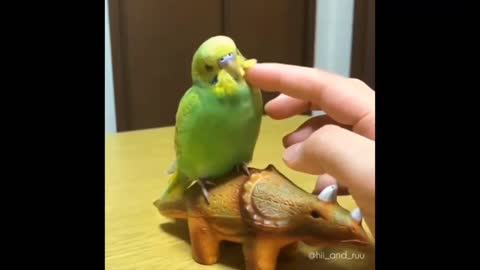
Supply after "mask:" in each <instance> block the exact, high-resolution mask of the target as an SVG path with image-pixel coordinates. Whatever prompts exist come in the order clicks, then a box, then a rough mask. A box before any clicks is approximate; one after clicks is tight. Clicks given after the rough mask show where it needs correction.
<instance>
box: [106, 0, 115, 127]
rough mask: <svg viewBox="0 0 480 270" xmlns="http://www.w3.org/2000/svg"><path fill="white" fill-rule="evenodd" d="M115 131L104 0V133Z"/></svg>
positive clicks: (107, 22) (107, 18) (113, 98)
mask: <svg viewBox="0 0 480 270" xmlns="http://www.w3.org/2000/svg"><path fill="white" fill-rule="evenodd" d="M115 132H117V124H116V116H115V96H114V94H113V74H112V57H111V47H110V24H109V17H108V2H107V0H105V134H109V133H115Z"/></svg>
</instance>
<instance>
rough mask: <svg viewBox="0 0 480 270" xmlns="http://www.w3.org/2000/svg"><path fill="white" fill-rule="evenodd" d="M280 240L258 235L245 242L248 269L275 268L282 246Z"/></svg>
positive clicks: (244, 248)
mask: <svg viewBox="0 0 480 270" xmlns="http://www.w3.org/2000/svg"><path fill="white" fill-rule="evenodd" d="M278 244H279V243H278V241H276V240H275V239H270V238H262V237H258V236H256V238H255V239H247V240H246V241H245V242H244V243H243V253H244V255H245V266H246V269H247V270H274V269H276V266H277V257H278V254H279V251H280V248H281V246H279V245H278Z"/></svg>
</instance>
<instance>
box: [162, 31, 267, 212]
mask: <svg viewBox="0 0 480 270" xmlns="http://www.w3.org/2000/svg"><path fill="white" fill-rule="evenodd" d="M256 63H257V60H256V59H247V58H245V57H244V56H243V55H242V53H241V52H240V50H239V49H238V48H237V46H236V44H235V42H234V41H233V39H232V38H230V37H228V36H224V35H219V36H213V37H210V38H208V39H207V40H205V41H204V42H203V43H201V44H200V46H199V47H198V48H197V50H196V51H195V53H194V54H193V58H192V63H191V77H192V85H191V87H190V88H189V89H188V90H186V92H185V93H184V94H183V96H182V98H181V99H180V102H179V105H178V108H177V112H176V116H175V127H174V129H175V134H174V149H175V155H176V159H175V161H174V162H173V164H172V165H171V166H170V168H169V169H168V173H169V174H170V175H171V177H170V179H169V183H168V186H167V189H166V190H165V192H164V194H163V196H162V198H163V199H164V200H168V199H172V198H178V196H182V195H183V194H184V192H185V191H186V190H187V189H188V188H189V187H190V186H192V185H193V184H195V183H198V184H199V186H200V188H201V190H202V193H203V196H204V198H205V199H206V201H207V203H208V190H207V188H206V185H215V183H214V179H215V178H216V177H221V176H224V175H226V174H227V173H229V172H231V171H232V170H235V169H236V170H237V172H240V171H242V172H243V173H245V174H247V175H250V172H249V171H248V164H249V163H250V162H251V160H252V158H253V153H254V150H255V145H256V143H257V140H258V137H259V132H260V127H261V121H262V116H263V100H262V94H261V90H260V89H258V88H255V87H253V86H251V85H250V84H249V83H248V82H247V81H246V80H245V78H244V75H245V73H246V71H247V70H248V69H249V68H251V67H252V66H254V65H255V64H256Z"/></svg>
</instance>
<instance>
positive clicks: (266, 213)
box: [154, 165, 370, 270]
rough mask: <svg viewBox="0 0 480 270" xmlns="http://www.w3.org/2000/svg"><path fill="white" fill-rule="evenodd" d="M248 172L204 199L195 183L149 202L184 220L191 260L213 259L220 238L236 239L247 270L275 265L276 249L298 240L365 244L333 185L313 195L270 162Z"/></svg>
mask: <svg viewBox="0 0 480 270" xmlns="http://www.w3.org/2000/svg"><path fill="white" fill-rule="evenodd" d="M249 170H250V172H251V175H250V176H247V175H245V174H242V173H241V172H238V173H237V172H232V173H231V174H229V175H228V176H226V177H224V178H222V179H220V180H218V181H217V182H216V184H215V186H214V187H212V188H210V190H209V194H210V195H209V201H208V203H207V202H206V201H205V199H204V197H203V196H202V192H201V190H200V188H198V185H194V186H192V187H191V188H190V189H189V190H188V191H187V193H185V195H184V197H183V199H180V200H171V201H165V200H162V199H159V200H157V201H155V202H154V205H155V206H156V207H157V209H158V210H159V212H160V214H162V215H164V216H166V217H169V218H178V219H187V220H188V227H189V233H190V240H191V245H192V253H193V259H194V260H195V261H196V262H197V263H200V264H205V265H210V264H215V263H216V262H217V260H218V258H219V254H220V250H219V247H220V242H221V241H231V242H236V243H241V244H242V245H243V252H244V256H245V261H246V268H247V269H249V270H250V269H251V270H253V269H275V267H276V264H277V257H278V256H279V254H280V252H282V251H284V252H291V250H292V249H295V247H296V244H297V243H298V241H303V242H304V243H306V244H307V245H308V244H310V245H315V244H320V243H347V242H351V243H358V244H360V245H369V244H370V242H369V239H368V236H367V235H366V233H365V231H364V230H363V228H362V226H361V223H362V216H361V213H360V211H359V210H358V209H357V210H354V211H352V212H351V213H350V212H349V211H348V210H346V209H344V208H342V207H341V206H340V205H339V204H338V203H337V201H336V196H337V187H336V186H330V187H327V188H325V189H324V190H323V191H322V192H321V193H320V194H319V195H318V196H316V195H313V194H310V193H308V192H306V191H304V190H303V189H301V188H299V187H298V186H296V185H295V184H294V183H293V182H292V181H290V180H289V179H287V178H286V177H285V176H284V175H282V174H281V173H280V172H279V171H278V170H277V169H276V168H275V167H274V166H273V165H269V166H268V167H267V168H265V169H256V168H249Z"/></svg>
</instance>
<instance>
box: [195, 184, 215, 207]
mask: <svg viewBox="0 0 480 270" xmlns="http://www.w3.org/2000/svg"><path fill="white" fill-rule="evenodd" d="M197 182H198V185H199V186H200V188H201V189H202V193H203V197H204V198H205V200H206V201H207V204H210V202H209V201H208V190H207V188H206V187H205V184H209V185H215V184H214V183H212V182H210V181H208V180H205V179H198V181H197Z"/></svg>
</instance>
